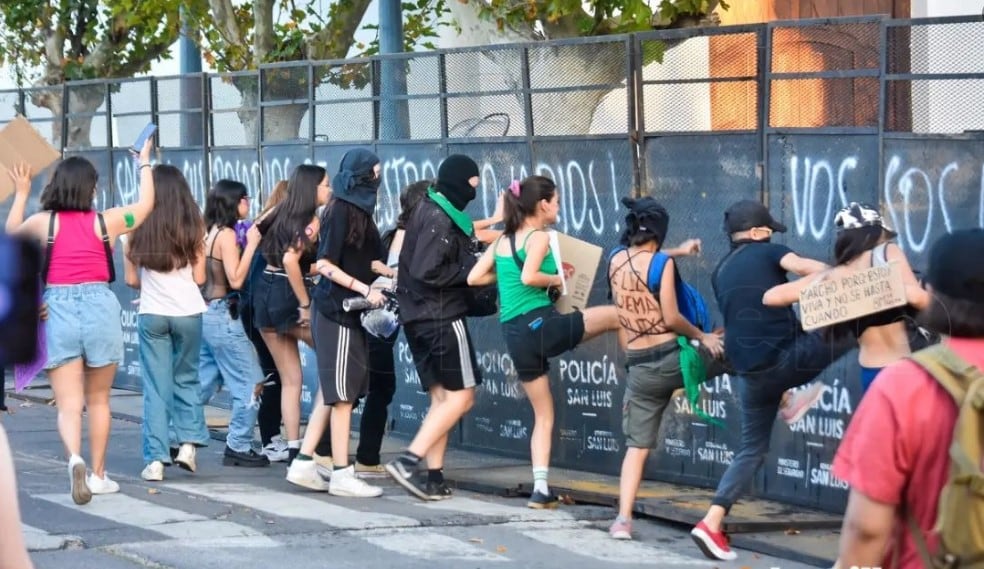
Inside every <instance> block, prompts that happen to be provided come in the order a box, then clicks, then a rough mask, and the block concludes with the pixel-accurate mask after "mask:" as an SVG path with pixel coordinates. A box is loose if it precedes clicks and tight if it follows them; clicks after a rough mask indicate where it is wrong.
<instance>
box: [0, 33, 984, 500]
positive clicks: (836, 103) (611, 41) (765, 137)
mask: <svg viewBox="0 0 984 569" xmlns="http://www.w3.org/2000/svg"><path fill="white" fill-rule="evenodd" d="M982 39H984V22H981V21H980V20H979V19H978V18H976V17H974V18H971V17H966V18H940V19H924V20H890V19H885V18H878V17H863V18H843V19H831V20H805V21H795V22H772V23H768V24H762V25H748V26H737V27H720V28H707V29H689V30H671V31H660V32H651V33H644V34H636V35H628V36H615V37H604V38H589V39H578V40H567V41H555V42H540V43H529V44H511V45H501V46H489V47H482V48H474V49H454V50H442V51H434V52H426V53H412V54H399V55H387V56H379V57H374V58H371V59H357V60H340V61H318V62H298V63H290V64H281V65H269V66H262V67H261V68H260V69H259V70H258V71H254V72H241V73H227V74H196V75H189V76H182V77H148V78H140V79H124V80H113V81H87V82H73V83H69V84H66V85H61V86H54V87H42V88H31V89H21V90H15V91H0V124H2V123H3V122H5V121H7V120H9V119H11V118H12V117H13V116H14V115H15V114H16V113H21V114H24V115H25V116H26V117H28V118H29V119H30V120H31V122H32V123H34V124H35V126H36V127H37V128H38V129H39V130H40V131H41V132H42V134H43V135H44V136H45V137H46V138H48V139H49V140H50V141H52V142H53V143H55V144H56V145H58V146H60V147H61V148H62V149H63V150H64V152H65V153H66V154H80V155H84V156H86V157H88V158H89V159H90V160H92V161H93V163H94V164H96V166H97V168H98V169H99V171H100V173H101V179H100V186H99V192H98V196H99V198H98V199H99V200H100V205H105V206H109V205H116V204H121V203H128V202H130V201H131V200H133V199H135V197H136V194H137V177H136V174H135V171H134V167H133V163H132V160H131V159H130V158H129V156H128V153H127V151H126V147H127V146H128V144H129V142H130V141H131V139H132V138H134V137H135V136H136V134H137V132H139V130H140V129H141V128H142V127H143V125H144V124H145V123H146V122H148V121H154V122H156V123H157V124H158V125H160V131H159V132H160V134H159V137H160V138H159V142H160V146H161V147H162V148H163V151H162V155H161V159H162V160H163V161H165V162H170V163H173V164H176V165H179V166H180V167H181V168H182V169H183V171H184V172H185V175H186V177H187V178H188V180H189V182H190V185H191V187H192V189H193V191H194V192H195V195H196V197H197V199H199V200H200V201H201V202H204V195H205V191H206V189H207V188H208V187H209V186H210V185H211V184H212V183H213V182H214V181H215V180H217V179H220V178H235V179H238V180H240V181H243V182H244V183H246V185H247V186H248V187H249V189H250V192H251V193H252V194H253V195H254V196H257V197H260V198H261V199H257V200H254V201H253V205H254V207H259V206H260V205H261V203H262V197H263V196H265V195H266V194H267V193H268V192H269V190H270V188H271V186H272V185H273V184H274V183H275V182H276V181H277V180H280V179H283V178H286V177H288V176H289V174H290V171H291V170H292V169H293V167H294V166H296V165H297V164H300V163H304V162H315V163H319V164H323V165H325V166H326V167H327V168H328V169H329V171H334V169H335V168H337V165H338V163H339V160H340V158H341V155H342V154H343V153H344V152H345V151H346V150H347V149H348V148H351V147H353V146H365V147H370V148H372V149H374V150H375V151H376V152H377V154H378V155H379V156H380V157H381V159H382V160H383V172H382V176H383V185H382V189H381V196H380V200H379V208H378V210H377V219H378V221H379V223H380V224H381V225H384V226H388V225H390V224H392V223H393V222H394V221H395V218H396V215H397V213H398V207H399V201H398V195H399V191H400V189H401V188H402V187H404V186H405V185H407V184H408V183H410V182H413V181H416V180H418V179H422V178H432V177H434V176H435V175H436V171H437V166H438V164H439V163H440V161H441V159H442V157H444V156H446V155H448V154H449V153H454V152H463V153H466V154H469V155H472V156H474V157H475V158H476V160H477V161H478V162H479V163H480V165H481V167H482V176H481V178H482V182H481V186H480V192H479V199H477V200H476V201H475V202H474V203H473V205H472V206H471V210H472V211H471V213H473V214H474V215H475V216H487V215H489V214H490V213H491V212H492V210H493V208H494V204H495V199H496V195H497V192H498V191H500V190H501V189H502V188H504V187H505V186H506V185H507V184H508V181H509V180H511V179H514V178H521V177H523V176H525V175H527V174H531V173H542V174H545V175H548V176H551V177H552V178H554V179H555V180H556V181H557V182H558V183H559V186H560V188H561V196H562V200H561V219H560V223H559V227H558V229H559V230H561V231H563V232H565V233H568V234H571V235H574V236H576V237H579V238H581V239H584V240H586V241H590V242H593V243H596V244H598V245H601V246H602V247H604V248H605V249H608V248H610V247H611V246H612V245H614V244H615V242H616V241H617V239H618V235H619V233H620V231H621V229H622V228H621V226H620V221H621V218H622V217H623V215H624V212H623V211H622V209H621V204H620V201H619V200H620V198H621V197H622V196H625V195H628V194H630V193H648V194H652V195H654V196H656V197H657V198H658V199H659V200H660V201H661V202H663V203H664V205H665V206H666V207H667V208H668V210H669V211H670V212H671V215H672V216H673V222H672V224H671V229H670V235H669V238H668V239H669V241H671V242H674V241H678V240H682V239H684V238H687V237H691V236H693V237H701V238H702V239H703V241H704V253H703V255H702V256H701V257H697V258H688V259H684V260H681V262H680V268H681V271H682V272H683V274H684V275H685V277H686V278H687V279H688V280H689V281H691V282H693V283H694V284H695V285H697V286H698V288H699V289H700V290H701V291H702V292H703V294H704V295H705V297H707V298H709V299H710V298H712V296H711V291H710V287H709V283H708V276H709V275H710V272H711V270H712V269H713V267H714V264H715V263H716V262H717V261H718V260H719V259H720V258H721V257H722V256H723V255H724V253H725V251H726V249H727V246H728V245H727V241H726V239H725V238H724V236H723V235H722V234H721V229H720V226H721V214H722V212H723V210H724V209H725V208H726V207H727V206H728V204H730V203H731V202H733V201H735V200H737V199H742V198H752V199H759V200H762V201H764V202H765V203H768V204H769V205H770V207H771V208H772V209H773V211H774V212H775V213H776V215H778V216H781V217H782V219H783V221H784V222H785V223H786V224H787V225H788V226H789V227H790V232H789V233H788V234H786V235H784V236H782V239H783V240H784V241H785V242H787V243H788V244H790V245H791V246H792V247H794V248H795V249H796V250H798V251H800V252H802V253H804V254H807V255H812V256H815V257H818V258H829V257H830V252H831V244H832V234H833V228H832V224H833V221H832V218H833V213H834V211H836V209H837V208H839V207H840V206H841V205H842V204H845V203H846V202H847V201H855V200H856V201H867V202H871V203H876V204H879V205H880V206H881V207H882V208H883V209H884V210H885V212H886V213H887V215H888V216H889V219H890V220H891V221H892V224H893V226H894V227H895V228H896V229H897V230H898V233H899V244H900V245H901V246H902V247H903V249H905V250H906V251H907V253H908V255H909V257H910V260H911V261H912V263H913V264H914V266H916V267H917V268H918V267H921V266H922V265H923V263H924V259H925V254H926V252H927V251H928V248H929V246H930V245H931V243H932V241H933V240H934V239H935V238H936V237H938V236H940V235H942V234H943V233H945V232H947V231H952V230H954V229H957V228H961V227H970V226H982V225H984V180H982V166H984V158H982V157H984V109H982V107H981V106H980V105H979V102H980V101H981V100H984V97H982V95H984V55H982V53H984V52H981V50H980V49H979V48H978V47H977V46H979V45H980V44H981V41H982ZM394 86H395V87H396V88H394ZM50 109H54V112H52V111H51V110H50ZM37 184H38V185H40V184H41V182H40V181H38V182H37ZM3 207H4V208H6V206H3ZM606 291H607V283H606V280H605V271H604V270H599V274H598V276H597V278H596V281H595V286H594V288H593V290H592V296H591V302H592V303H593V304H601V303H606V302H607V298H606ZM117 292H118V294H119V296H120V297H121V299H122V301H123V305H124V316H123V321H124V326H125V330H126V331H127V362H126V365H125V366H124V367H123V369H121V370H120V374H119V377H118V380H117V383H118V384H119V385H121V386H126V387H133V388H139V386H140V370H139V360H138V358H137V354H136V345H137V341H136V334H135V332H134V331H135V322H136V317H135V314H134V312H135V309H134V307H133V305H132V303H131V301H132V300H133V299H134V293H133V292H131V291H129V290H127V289H125V288H124V287H122V286H120V287H119V288H118V289H117ZM711 304H712V305H713V302H712V303H711ZM472 326H473V330H474V332H475V338H476V344H477V346H478V352H479V361H480V368H481V372H482V374H483V376H484V377H485V383H484V386H483V388H482V389H480V390H479V393H478V396H477V403H476V406H475V408H474V410H473V411H472V412H471V413H470V414H469V416H468V417H467V418H466V419H465V420H464V421H463V422H462V423H461V425H460V426H459V428H458V429H457V432H456V439H455V440H456V442H457V444H459V445H461V446H464V447H468V448H473V449H482V450H486V451H488V452H496V453H505V454H508V455H513V456H518V457H525V456H528V437H529V434H530V432H531V429H532V411H531V410H530V408H529V405H528V404H527V403H525V402H524V401H522V400H521V399H522V398H521V396H520V395H519V392H520V391H521V390H519V389H518V387H517V384H516V383H515V382H514V381H512V380H511V379H509V377H510V373H509V372H510V366H511V361H510V359H509V357H508V354H505V353H504V352H503V351H502V348H501V344H502V342H501V333H500V332H499V328H498V325H497V323H496V322H494V321H493V320H492V319H485V320H476V321H474V322H472ZM396 353H397V360H398V374H399V379H398V383H399V389H398V393H397V397H396V400H395V401H394V404H393V407H392V408H391V416H392V417H393V424H392V429H393V430H394V431H395V432H398V433H404V434H408V433H413V432H414V431H415V430H416V427H417V425H418V424H419V421H420V419H421V418H422V416H423V413H424V412H425V410H426V408H427V401H426V398H425V397H424V395H423V394H421V393H419V392H418V391H417V390H416V389H417V388H416V385H417V384H416V379H415V376H414V373H413V369H412V362H411V360H410V357H409V351H408V349H407V346H406V344H405V343H404V342H403V340H402V339H401V340H400V342H398V345H397V352H396ZM302 355H303V358H304V360H305V365H304V368H305V383H306V385H307V386H309V388H308V389H305V392H304V398H305V404H306V405H310V398H311V394H312V393H313V392H314V391H315V390H316V388H315V386H316V379H315V375H316V370H315V366H314V364H313V362H314V356H313V353H311V352H310V351H308V350H306V349H305V350H303V353H302ZM856 359H857V358H856V355H855V354H851V355H849V356H847V357H845V358H844V359H843V360H842V361H840V362H838V363H837V364H835V365H834V366H832V368H831V369H830V370H828V372H826V373H825V375H824V379H825V381H826V383H827V385H828V389H827V391H826V392H825V394H824V396H823V398H822V399H821V402H820V403H819V405H818V406H817V408H816V409H814V410H813V411H812V412H811V413H810V414H808V415H807V417H806V418H805V419H804V420H803V421H802V422H800V423H798V424H797V425H795V426H794V428H793V429H792V430H790V429H787V428H785V427H781V428H779V429H777V431H776V435H775V437H774V439H773V445H772V451H771V452H770V453H769V456H768V457H767V461H766V467H765V469H764V470H763V472H762V473H761V474H760V477H759V479H758V481H757V485H756V488H757V491H758V492H759V493H760V494H762V495H765V496H768V497H771V498H776V499H780V500H784V501H788V502H793V503H799V504H806V505H812V506H818V507H821V508H824V509H828V510H833V511H839V510H841V509H842V508H843V505H844V499H845V497H846V484H845V483H843V482H842V481H838V480H836V479H835V478H834V477H833V476H832V474H831V472H830V464H831V462H832V457H833V454H834V452H835V450H836V446H837V444H838V442H839V441H840V438H841V436H842V435H843V431H844V429H845V428H846V426H847V424H848V422H849V420H850V417H851V414H852V412H853V409H854V408H855V407H856V404H857V401H858V397H859V386H858V379H857V378H858V368H857V363H856ZM551 383H552V385H553V388H554V393H555V398H556V401H557V418H556V426H557V428H556V440H555V445H554V460H555V463H556V464H558V465H559V466H570V467H577V468H581V469H589V470H596V471H599V472H607V473H617V472H618V470H619V464H620V462H621V456H622V454H621V453H622V450H623V442H622V434H621V419H622V411H621V405H620V404H619V402H620V401H621V398H622V394H623V391H624V369H623V365H622V359H621V354H620V351H619V349H618V346H617V345H616V343H615V341H614V339H613V338H611V337H603V338H599V339H596V340H593V341H591V342H588V343H587V344H585V345H584V346H582V347H579V348H578V349H576V350H575V351H573V352H571V353H569V354H565V355H564V356H561V357H560V358H558V359H557V361H556V362H555V363H554V366H553V369H552V371H551ZM734 388H735V387H734V384H733V379H732V378H729V377H727V376H722V377H719V378H716V379H715V380H714V381H712V382H709V383H708V384H707V385H706V386H705V389H704V390H703V393H702V399H701V404H700V405H701V407H702V408H703V410H704V411H705V412H706V413H707V414H709V415H711V416H712V417H715V418H717V419H719V420H721V421H722V422H723V424H724V427H719V426H715V425H713V424H710V423H706V422H704V421H702V420H700V419H698V418H697V416H696V415H695V414H694V410H693V409H691V408H690V405H689V404H688V403H687V402H686V401H685V400H683V399H682V398H678V399H675V400H674V401H673V402H672V403H671V406H670V408H669V409H668V410H667V414H666V417H665V421H664V427H663V429H664V430H663V432H662V436H661V445H660V449H659V450H658V451H657V452H655V453H653V455H652V458H651V464H650V465H649V466H650V468H649V475H650V476H653V477H656V478H659V479H664V480H671V481H677V482H684V483H689V484H696V485H703V486H710V485H713V484H715V483H716V481H717V480H718V478H719V477H720V475H721V474H722V473H723V470H724V468H726V465H727V464H728V463H729V462H730V461H731V458H732V457H733V453H734V450H735V449H736V447H737V444H738V440H737V434H738V433H739V428H738V427H739V422H738V406H737V402H736V398H735V396H734V395H733V391H734Z"/></svg>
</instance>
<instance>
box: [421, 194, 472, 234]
mask: <svg viewBox="0 0 984 569" xmlns="http://www.w3.org/2000/svg"><path fill="white" fill-rule="evenodd" d="M427 195H428V196H429V197H430V199H432V200H433V201H434V203H436V204H437V205H438V206H439V207H440V208H441V209H443V210H444V213H446V214H448V217H450V218H451V221H453V222H454V224H455V225H457V226H458V229H460V230H462V231H463V232H464V233H465V235H467V236H469V237H471V236H472V234H473V233H475V227H474V225H473V224H472V220H471V218H470V217H468V214H467V213H465V212H463V211H461V210H460V209H458V208H456V207H454V206H453V205H451V202H449V201H448V198H446V197H444V194H442V193H441V192H436V191H434V188H427Z"/></svg>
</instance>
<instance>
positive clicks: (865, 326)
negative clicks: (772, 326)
mask: <svg viewBox="0 0 984 569" xmlns="http://www.w3.org/2000/svg"><path fill="white" fill-rule="evenodd" d="M834 225H835V226H836V227H837V238H836V240H835V242H834V258H835V259H834V261H835V263H836V264H835V265H834V267H833V268H831V269H830V270H828V271H823V272H820V273H817V274H816V275H813V276H812V277H810V278H804V279H798V280H795V281H793V282H788V283H785V284H781V285H777V286H774V287H772V288H770V289H769V290H768V291H766V293H765V295H764V296H763V297H762V302H763V303H764V304H765V305H766V306H790V305H792V304H794V303H796V302H798V301H799V296H800V292H802V291H803V290H804V289H805V288H807V287H808V286H810V285H812V284H814V283H816V282H817V281H818V280H821V279H823V280H837V279H839V278H841V277H847V276H849V275H851V274H852V273H855V272H857V271H863V270H865V269H868V268H870V267H875V266H886V265H888V264H889V263H892V264H894V265H896V266H897V267H898V269H899V271H900V272H901V273H902V280H903V282H904V283H905V292H906V300H908V302H909V305H910V306H912V307H913V308H914V309H922V308H925V306H926V305H927V304H928V303H929V295H928V294H927V293H926V291H925V290H924V289H923V288H922V286H921V285H920V284H919V281H918V280H917V279H916V275H915V274H914V273H913V272H912V268H911V267H910V266H909V262H908V261H907V260H906V258H905V253H903V252H902V249H900V248H899V246H898V245H895V244H894V243H892V242H891V240H892V239H894V238H895V232H894V231H892V230H891V229H889V228H888V227H887V226H886V225H885V221H884V220H883V219H882V216H881V213H879V211H878V209H877V208H875V207H874V206H871V205H867V204H861V203H857V202H851V203H850V204H849V205H848V206H847V207H845V208H843V209H841V210H840V211H839V212H837V215H836V216H835V217H834ZM909 310H910V309H909V306H899V307H895V308H890V309H888V310H881V311H878V312H875V313H872V314H867V315H865V316H862V317H860V318H857V319H854V320H850V321H847V322H842V323H839V324H835V325H833V326H830V327H827V328H825V329H824V330H825V333H826V334H827V336H828V337H830V338H833V337H835V336H838V335H841V334H845V333H848V334H853V335H854V336H855V337H857V339H858V347H859V348H860V350H859V352H858V363H860V364H861V394H862V395H864V393H865V392H867V391H868V388H869V387H870V386H871V382H872V381H874V379H875V376H877V375H878V372H880V371H881V369H882V368H883V367H885V366H886V365H888V364H890V363H892V362H895V361H898V360H900V359H902V358H904V357H906V356H908V355H909V354H910V353H911V350H910V348H909V338H908V333H907V330H906V327H905V320H906V318H907V316H908V315H909Z"/></svg>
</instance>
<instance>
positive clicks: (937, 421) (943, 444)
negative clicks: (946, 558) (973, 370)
mask: <svg viewBox="0 0 984 569" xmlns="http://www.w3.org/2000/svg"><path fill="white" fill-rule="evenodd" d="M929 257H930V258H929V270H928V271H927V279H926V280H927V284H928V287H929V291H930V293H931V295H932V299H931V301H930V304H929V306H928V307H927V308H926V309H925V310H924V311H922V313H921V314H920V319H921V320H922V321H923V324H924V326H926V327H927V328H929V329H931V330H934V331H936V332H939V333H940V334H943V335H944V336H945V339H944V343H945V344H946V345H947V346H948V347H949V348H950V349H951V350H953V351H954V352H955V353H956V354H957V355H958V356H959V357H961V358H962V359H964V360H966V361H967V362H968V363H970V364H972V365H974V366H976V367H977V368H979V369H984V265H982V264H981V263H979V262H975V263H968V262H967V259H982V258H984V230H982V229H972V230H965V231H958V232H955V233H952V234H950V235H947V236H945V237H942V238H941V239H940V240H939V241H937V242H936V244H935V245H934V246H933V249H932V251H931V252H930V256H929ZM956 420H957V406H956V404H955V403H954V401H953V399H952V398H951V396H950V395H949V394H948V393H947V392H946V391H945V390H944V389H943V387H942V386H941V385H939V384H938V383H937V382H936V380H935V379H934V378H933V377H932V376H930V375H929V374H928V373H927V372H926V371H924V370H923V368H921V367H919V366H918V365H917V364H916V363H914V362H913V361H911V360H909V359H903V360H900V361H898V362H896V363H895V364H892V365H890V366H888V367H886V368H885V369H884V370H882V372H881V373H879V374H878V376H877V377H876V378H875V381H874V383H873V384H872V386H871V388H870V390H869V391H868V393H867V394H865V396H864V399H862V401H861V405H860V406H858V409H857V411H856V412H855V415H854V418H853V420H852V421H851V424H850V426H849V427H848V429H847V432H846V433H845V435H844V439H843V441H842V442H841V446H840V448H839V449H838V451H837V456H836V457H835V459H834V469H833V470H834V475H835V476H836V477H837V478H840V479H842V480H844V481H846V482H847V483H848V484H850V487H851V493H850V496H849V497H848V502H847V511H846V512H845V514H844V524H843V528H842V531H841V539H840V559H839V566H840V567H844V568H847V567H855V566H860V567H882V568H884V569H922V568H923V562H922V560H921V559H920V557H919V552H918V549H917V548H916V545H915V542H914V541H913V537H912V534H911V533H910V532H909V531H908V529H907V526H906V524H905V523H904V519H905V518H904V517H903V513H906V514H911V515H912V516H913V517H914V518H915V520H916V521H917V522H918V525H919V528H920V529H921V531H922V533H923V535H924V536H925V538H926V541H927V544H928V546H929V550H930V551H935V550H936V548H937V547H938V542H939V536H938V535H937V534H936V533H935V532H933V531H932V528H933V526H934V525H935V523H936V516H937V504H938V502H939V498H940V491H941V490H942V488H943V486H944V484H945V483H946V481H947V477H948V475H949V467H950V458H949V454H948V451H949V448H950V440H951V438H952V436H953V428H954V424H955V423H956Z"/></svg>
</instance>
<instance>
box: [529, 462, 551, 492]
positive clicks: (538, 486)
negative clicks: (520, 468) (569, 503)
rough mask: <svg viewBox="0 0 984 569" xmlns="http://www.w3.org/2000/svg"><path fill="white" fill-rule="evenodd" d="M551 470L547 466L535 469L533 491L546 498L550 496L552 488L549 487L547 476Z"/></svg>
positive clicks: (535, 467)
mask: <svg viewBox="0 0 984 569" xmlns="http://www.w3.org/2000/svg"><path fill="white" fill-rule="evenodd" d="M549 472H550V469H549V468H547V467H546V466H534V467H533V491H534V492H539V493H541V494H543V495H544V496H549V495H550V487H549V486H548V485H547V474H548V473H549Z"/></svg>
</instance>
